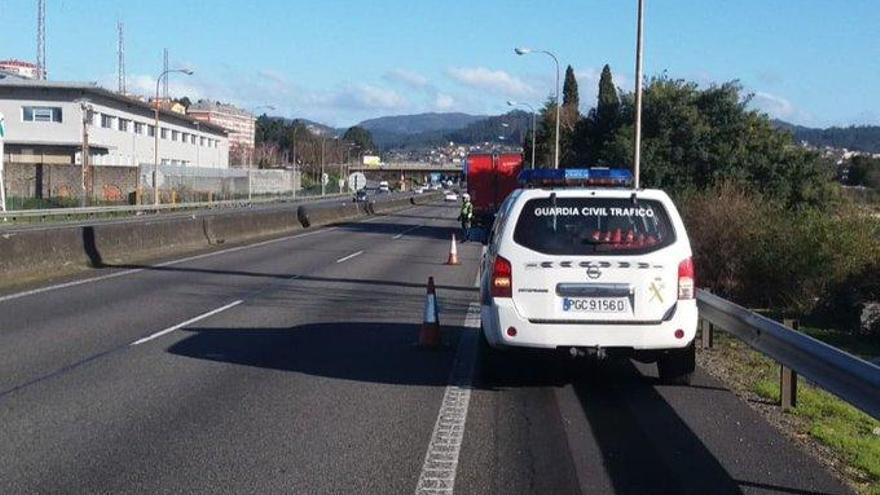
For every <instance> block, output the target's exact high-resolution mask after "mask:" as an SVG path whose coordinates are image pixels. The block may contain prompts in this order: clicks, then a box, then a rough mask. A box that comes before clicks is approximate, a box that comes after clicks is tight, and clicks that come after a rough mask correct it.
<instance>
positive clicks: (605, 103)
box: [596, 64, 620, 132]
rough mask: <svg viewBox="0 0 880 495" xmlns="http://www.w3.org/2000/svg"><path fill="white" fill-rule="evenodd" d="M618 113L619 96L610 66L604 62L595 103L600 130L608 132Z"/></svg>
mask: <svg viewBox="0 0 880 495" xmlns="http://www.w3.org/2000/svg"><path fill="white" fill-rule="evenodd" d="M619 113H620V97H618V96H617V88H615V87H614V81H612V79H611V67H609V66H608V64H605V67H603V68H602V76H601V77H600V78H599V101H598V104H597V105H596V117H597V124H598V127H599V130H600V132H610V130H611V129H612V128H613V127H614V124H615V123H616V122H617V116H618V114H619Z"/></svg>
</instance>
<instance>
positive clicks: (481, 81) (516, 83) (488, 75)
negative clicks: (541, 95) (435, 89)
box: [447, 67, 535, 96]
mask: <svg viewBox="0 0 880 495" xmlns="http://www.w3.org/2000/svg"><path fill="white" fill-rule="evenodd" d="M447 74H449V77H451V78H452V79H454V80H455V81H457V82H459V83H461V84H463V85H465V86H470V87H472V88H476V89H480V90H484V91H490V92H500V93H502V94H504V95H508V96H531V95H534V94H535V89H534V88H532V87H531V86H530V85H528V84H526V83H525V82H524V81H523V80H522V79H520V78H518V77H516V76H512V75H510V74H508V73H507V72H505V71H503V70H491V69H487V68H485V67H451V68H449V69H448V70H447Z"/></svg>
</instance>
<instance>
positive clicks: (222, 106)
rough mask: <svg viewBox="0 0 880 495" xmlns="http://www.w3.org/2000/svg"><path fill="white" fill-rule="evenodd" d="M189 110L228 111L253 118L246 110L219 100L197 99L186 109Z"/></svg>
mask: <svg viewBox="0 0 880 495" xmlns="http://www.w3.org/2000/svg"><path fill="white" fill-rule="evenodd" d="M187 111H189V112H223V113H229V114H233V115H238V116H240V117H250V118H254V116H253V115H252V114H251V113H250V112H248V111H247V110H242V109H241V108H238V107H237V106H235V105H230V104H228V103H220V102H219V101H210V100H199V101H197V102H195V103H193V104H192V105H190V106H189V108H188V109H187Z"/></svg>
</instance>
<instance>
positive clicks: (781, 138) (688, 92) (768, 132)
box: [593, 75, 833, 206]
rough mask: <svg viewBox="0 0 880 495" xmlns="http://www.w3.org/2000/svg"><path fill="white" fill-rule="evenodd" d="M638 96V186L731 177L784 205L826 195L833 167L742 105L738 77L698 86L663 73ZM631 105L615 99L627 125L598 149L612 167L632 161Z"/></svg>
mask: <svg viewBox="0 0 880 495" xmlns="http://www.w3.org/2000/svg"><path fill="white" fill-rule="evenodd" d="M642 101H643V108H642V170H641V174H642V178H643V185H644V186H646V187H658V188H662V189H666V190H668V191H669V192H672V193H680V192H684V191H688V190H693V189H700V190H702V189H706V188H708V187H711V186H713V185H715V184H719V183H723V182H733V183H736V184H740V185H742V186H744V187H746V188H749V189H752V190H756V191H759V192H761V193H762V194H764V195H765V196H766V197H768V198H772V199H773V200H774V201H779V202H781V203H782V204H785V205H788V206H795V205H817V206H821V205H824V204H827V202H828V200H829V199H830V198H831V197H832V193H833V184H832V182H831V176H832V172H833V167H832V166H830V165H829V164H827V163H826V162H825V161H824V160H823V159H822V158H821V157H820V155H819V154H818V153H816V152H813V151H809V150H807V149H804V148H802V147H799V146H796V145H795V144H794V142H793V140H792V138H791V135H790V134H789V133H787V132H782V131H778V130H777V129H775V128H774V127H773V125H772V124H771V122H770V119H769V118H768V117H767V116H766V115H765V114H762V113H759V112H757V111H755V110H749V109H748V104H749V101H750V95H746V96H743V95H742V86H741V85H740V84H739V83H738V82H736V81H732V82H728V83H725V84H722V85H713V86H710V87H708V88H706V89H700V88H699V86H698V85H697V83H694V82H688V81H684V80H681V79H670V78H668V77H667V76H665V75H663V76H660V77H655V78H653V79H651V80H650V81H649V82H648V84H647V86H646V87H645V90H644V95H643V99H642ZM633 103H634V98H633V95H632V94H631V93H629V94H626V95H624V97H623V98H622V99H621V103H620V113H619V116H618V119H619V122H625V123H626V124H625V125H620V126H619V127H617V128H616V130H615V131H614V132H613V134H612V136H611V138H610V140H608V141H606V142H605V143H604V144H603V149H601V150H599V154H600V156H604V157H606V159H607V160H608V162H609V164H613V165H614V166H619V167H621V166H622V167H631V166H632V156H633V134H634V133H633V124H632V122H633V120H634V116H635V109H634V104H633ZM596 114H597V115H598V109H597V112H596ZM596 131H597V130H596V129H594V130H593V132H596ZM594 142H595V141H594Z"/></svg>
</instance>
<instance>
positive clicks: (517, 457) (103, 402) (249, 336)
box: [0, 204, 849, 495]
mask: <svg viewBox="0 0 880 495" xmlns="http://www.w3.org/2000/svg"><path fill="white" fill-rule="evenodd" d="M456 214H457V211H456V208H455V206H453V205H442V204H437V205H431V206H425V207H416V208H411V209H408V210H405V211H402V212H399V213H395V214H390V215H386V216H378V217H372V218H370V219H369V220H367V221H362V222H357V223H351V224H345V225H341V226H337V227H330V228H322V229H317V230H309V231H304V232H302V233H298V234H295V235H292V236H290V237H286V238H283V239H278V240H274V241H271V242H263V243H259V244H256V245H251V246H249V247H241V248H233V249H227V250H225V251H219V252H214V253H209V254H208V255H203V256H200V257H197V258H195V259H189V260H185V261H181V262H177V263H171V264H168V263H165V264H162V265H161V266H158V265H153V266H150V265H146V266H143V267H139V268H144V269H143V270H141V271H137V272H133V273H132V272H129V273H127V274H125V275H122V276H117V277H114V278H104V279H101V280H95V281H92V282H85V283H82V284H79V285H73V286H70V285H68V286H63V287H58V288H49V289H48V290H44V291H42V292H36V293H28V294H24V295H22V294H20V293H19V294H5V295H4V294H0V425H2V427H0V493H4V494H17V493H282V492H285V493H382V494H384V493H415V492H416V491H417V488H418V487H421V488H422V489H423V490H424V493H452V492H453V489H454V492H456V493H505V494H508V493H553V494H565V493H599V494H603V493H713V494H715V493H740V492H743V493H785V494H804V495H806V494H821V493H849V492H848V491H847V489H845V488H844V487H843V486H842V485H841V484H840V483H838V482H837V481H835V480H834V479H833V478H832V477H831V476H830V475H829V474H827V473H826V472H825V470H824V469H823V468H821V467H820V466H819V464H818V463H817V462H816V461H814V460H813V459H812V458H810V457H809V456H807V455H805V454H803V453H801V452H800V451H799V450H798V449H797V448H795V447H794V446H793V445H792V443H791V442H790V441H788V440H787V439H786V438H784V437H783V436H782V435H781V434H780V433H778V432H777V431H776V430H774V429H773V427H771V426H769V425H768V424H767V423H765V422H764V421H763V420H762V419H761V418H760V417H759V416H758V415H757V414H756V413H754V412H753V411H752V410H751V409H750V408H749V407H748V405H746V404H745V403H743V402H741V401H740V399H738V398H736V397H735V396H734V395H733V394H732V393H730V392H729V391H727V390H725V389H724V388H723V386H721V384H719V383H718V382H717V381H715V380H713V379H711V378H709V377H707V376H706V375H705V374H703V373H698V376H697V379H696V380H695V384H694V385H693V386H691V387H669V386H662V385H660V384H658V383H657V380H656V374H655V372H654V370H653V367H650V366H642V365H635V364H633V363H630V362H628V361H626V362H617V363H610V364H607V365H604V366H601V367H599V368H597V369H593V368H589V367H587V366H584V365H583V363H571V362H565V361H559V360H554V359H549V358H547V357H546V356H532V355H520V354H515V355H511V356H506V357H504V358H501V359H495V358H493V359H492V360H488V359H486V358H485V356H482V355H480V354H479V353H477V351H476V342H477V341H476V329H475V328H474V327H475V326H476V325H478V320H477V319H475V318H474V314H473V310H474V309H475V307H476V306H475V304H476V302H477V300H478V299H477V292H476V289H475V288H474V282H475V277H476V270H477V265H478V259H479V256H480V252H481V246H480V245H479V244H475V243H466V244H460V245H459V246H458V250H459V257H460V259H461V261H462V264H461V265H458V266H446V265H444V262H445V261H446V258H447V253H448V249H449V237H450V234H451V232H452V231H453V228H454V225H455V222H454V220H453V219H454V218H455V216H456ZM131 268H132V267H130V266H129V267H108V268H106V269H102V270H100V271H99V272H98V273H95V272H92V273H90V274H88V275H86V276H84V278H87V277H95V276H101V275H107V274H112V273H119V272H120V271H122V270H125V269H131ZM429 276H433V277H434V278H435V282H436V285H437V291H438V297H439V300H440V304H441V323H442V324H443V332H444V340H445V344H444V346H443V348H442V349H440V350H436V351H426V350H421V349H419V348H417V347H416V346H415V345H414V344H415V342H416V341H417V338H418V332H419V325H420V322H421V319H422V308H423V304H424V298H425V282H426V280H427V278H428V277H429ZM469 311H470V312H471V313H469ZM450 487H452V488H450ZM432 490H434V491H432Z"/></svg>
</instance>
